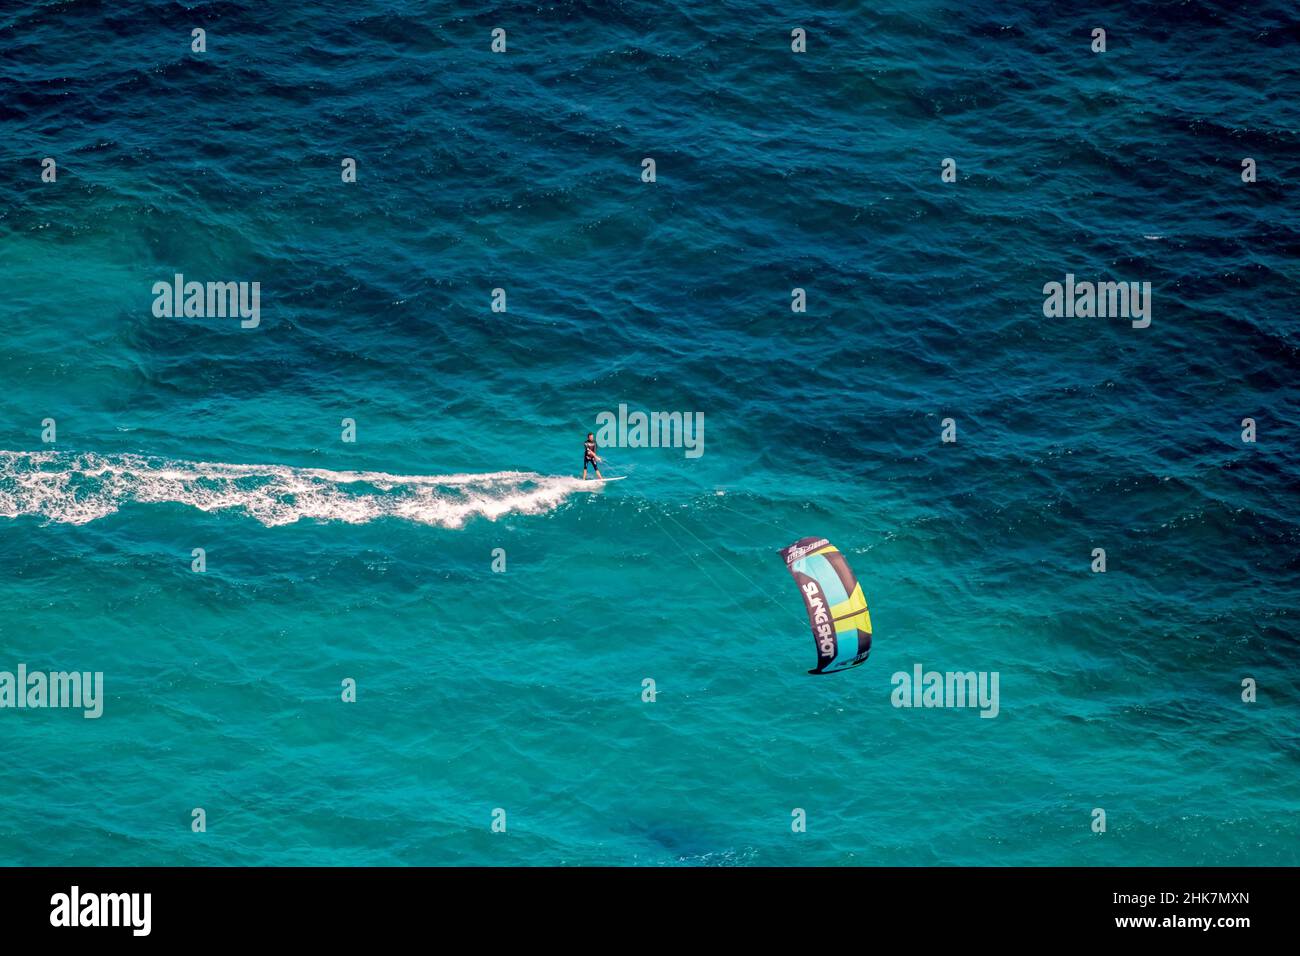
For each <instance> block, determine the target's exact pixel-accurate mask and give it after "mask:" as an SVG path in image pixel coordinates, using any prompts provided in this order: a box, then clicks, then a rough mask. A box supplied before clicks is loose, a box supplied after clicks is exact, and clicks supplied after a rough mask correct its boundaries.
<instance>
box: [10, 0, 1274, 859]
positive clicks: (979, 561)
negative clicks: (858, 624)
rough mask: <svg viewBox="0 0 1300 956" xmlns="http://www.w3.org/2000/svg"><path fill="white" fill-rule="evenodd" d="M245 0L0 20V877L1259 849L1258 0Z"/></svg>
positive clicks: (1198, 853)
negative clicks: (799, 36)
mask: <svg viewBox="0 0 1300 956" xmlns="http://www.w3.org/2000/svg"><path fill="white" fill-rule="evenodd" d="M266 6H267V5H263V4H251V3H249V4H243V3H221V4H213V5H210V6H206V7H202V8H197V9H195V10H189V11H187V10H186V9H185V8H183V7H181V6H178V5H172V4H146V3H125V4H117V5H114V6H113V7H112V8H111V10H110V9H105V8H103V7H101V6H100V5H98V4H93V3H68V4H53V5H50V4H34V3H24V4H19V5H17V6H14V7H12V8H11V9H8V10H7V11H6V12H5V13H4V14H3V16H0V51H2V52H3V57H0V103H3V104H4V108H3V111H2V112H0V127H2V131H3V136H0V157H2V158H3V163H0V167H2V168H3V174H0V239H2V242H3V246H2V247H0V248H3V258H2V265H0V274H2V275H3V279H4V294H3V299H2V300H0V301H2V302H3V305H0V315H3V318H4V328H5V330H6V334H5V336H4V338H3V340H2V341H0V384H2V385H3V387H0V608H2V609H3V612H2V613H0V671H4V670H9V671H12V670H14V669H15V668H16V667H17V665H18V664H20V663H25V664H26V665H27V666H28V668H29V669H32V670H64V669H77V670H90V671H102V672H103V674H104V682H105V695H106V701H105V704H104V714H103V716H102V717H101V718H100V719H98V720H86V719H83V718H82V716H81V714H80V712H78V711H70V710H41V711H17V710H7V709H4V710H0V741H3V745H4V754H5V760H4V762H3V766H4V769H3V770H2V771H0V862H2V863H5V864H23V865H31V864H45V865H55V864H105V865H107V864H125V865H136V864H185V865H191V864H196V865H197V864H208V865H238V864H251V865H263V864H266V865H284V864H320V865H335V864H400V865H405V864H412V865H414V864H437V865H444V864H449V865H450V864H473V865H479V864H484V865H496V864H524V865H534V864H620V865H624V864H625V865H667V864H704V865H718V864H742V865H744V864H751V865H762V864H769V865H799V864H807V865H838V864H870V865H927V864H976V865H1042V864H1080V865H1104V864H1116V865H1157V864H1234V865H1263V864H1291V865H1294V864H1296V863H1297V862H1300V852H1298V851H1297V847H1298V846H1300V839H1298V837H1300V822H1298V820H1300V816H1298V815H1297V809H1300V783H1298V780H1300V773H1298V771H1300V747H1298V746H1297V741H1298V740H1300V712H1298V710H1297V703H1296V699H1297V698H1296V695H1297V691H1298V690H1300V687H1298V685H1297V678H1296V673H1297V663H1298V662H1300V645H1297V639H1296V615H1297V610H1298V608H1300V600H1298V596H1297V588H1296V581H1297V571H1298V570H1300V562H1298V560H1297V554H1298V553H1300V548H1298V545H1300V516H1298V515H1297V506H1296V500H1297V499H1296V496H1295V492H1294V480H1295V479H1294V476H1295V473H1296V468H1297V464H1298V462H1297V452H1296V430H1295V421H1296V417H1297V412H1300V393H1298V392H1297V388H1296V372H1297V369H1298V367H1300V362H1298V361H1297V343H1296V323H1295V316H1296V314H1297V306H1298V305H1300V295H1297V292H1296V284H1295V277H1296V268H1295V263H1296V245H1295V238H1294V237H1295V235H1296V231H1297V228H1300V213H1297V206H1296V203H1295V201H1294V198H1293V195H1294V188H1295V184H1296V181H1297V178H1298V177H1300V166H1298V165H1297V159H1296V157H1297V156H1298V155H1300V152H1298V151H1297V145H1300V144H1298V142H1297V139H1298V137H1297V133H1296V129H1295V113H1294V102H1295V100H1296V93H1297V92H1300V79H1298V78H1297V73H1296V70H1295V67H1294V65H1292V64H1291V60H1292V59H1293V57H1292V56H1291V55H1290V54H1289V52H1288V50H1287V48H1286V44H1287V43H1291V44H1293V43H1294V41H1295V39H1296V36H1295V24H1294V19H1293V17H1289V16H1288V14H1287V12H1286V8H1284V7H1281V6H1270V5H1267V4H1265V5H1263V6H1252V7H1251V8H1250V9H1249V10H1247V11H1242V12H1236V11H1233V12H1226V11H1225V12H1220V11H1218V10H1217V8H1216V7H1214V6H1211V5H1205V4H1195V3H1189V4H1183V5H1180V6H1178V7H1177V8H1174V9H1173V10H1169V9H1164V10H1163V12H1162V8H1159V7H1154V6H1150V7H1149V6H1143V5H1139V6H1136V7H1134V8H1133V9H1132V10H1130V11H1127V12H1126V11H1124V10H1123V9H1122V8H1121V7H1118V6H1113V7H1105V8H1102V9H1100V10H1098V11H1097V12H1096V15H1095V16H1094V17H1088V18H1080V17H1079V16H1078V15H1077V14H1074V13H1071V12H1070V11H1069V10H1068V8H1067V7H1066V6H1064V5H1061V6H1054V5H1052V4H1045V5H1043V4H1034V5H1024V7H1023V8H1021V9H1015V8H1014V7H1013V8H1012V9H1011V10H1010V11H1008V9H1007V8H1006V6H1005V5H994V4H984V3H974V4H963V5H960V6H948V5H943V4H938V3H935V4H928V3H923V4H891V5H885V6H883V7H881V6H880V5H874V4H873V5H870V6H868V5H865V4H863V5H858V4H842V5H836V6H834V7H833V8H831V9H828V10H827V11H825V12H823V13H819V14H816V15H808V16H807V17H803V18H801V17H798V16H796V15H795V14H792V13H790V12H789V11H786V10H784V9H782V8H781V7H779V6H778V5H775V4H746V5H738V4H737V5H733V4H717V5H708V6H704V5H699V6H696V5H671V4H670V5H667V6H665V5H662V4H657V5H648V4H630V3H629V4H605V3H593V4H555V5H551V6H547V7H543V8H535V7H533V6H523V5H496V6H484V7H481V8H476V9H475V11H473V12H468V11H467V12H464V13H461V14H456V13H448V12H441V11H440V12H437V13H429V12H427V9H426V7H425V6H424V5H419V4H403V3H393V4H387V5H383V6H382V7H381V6H379V5H373V4H371V5H367V4H355V3H349V4H343V3H333V2H330V3H324V4H317V5H315V6H314V7H313V12H311V13H310V14H307V13H291V12H287V11H284V10H281V11H276V10H273V9H266ZM1094 21H1096V22H1102V23H1105V24H1108V25H1109V26H1110V29H1109V33H1110V37H1111V48H1110V50H1109V51H1108V52H1107V53H1106V54H1104V55H1100V56H1099V55H1094V54H1092V53H1090V52H1088V48H1087V47H1088V42H1089V39H1088V38H1089V32H1090V30H1091V28H1092V26H1094V25H1095V23H1094ZM796 25H803V26H805V27H806V28H807V29H808V30H809V49H808V53H806V54H803V55H793V54H791V53H790V52H789V30H790V28H791V27H792V26H796ZM194 26H203V27H205V28H206V29H207V30H208V52H207V53H206V54H204V55H202V56H200V55H196V54H192V53H190V52H189V47H188V44H189V31H190V29H191V28H192V27H194ZM496 26H502V27H504V28H505V29H506V30H507V32H508V37H509V41H508V43H509V46H508V52H507V53H506V54H505V55H493V54H492V53H491V52H490V50H489V43H490V32H491V30H492V28H493V27H496ZM45 156H52V157H54V158H56V160H57V161H58V170H59V172H58V180H57V183H53V184H51V183H41V182H40V179H39V173H40V165H39V160H40V158H42V157H45ZM343 156H352V157H354V158H356V159H357V160H358V176H357V182H356V183H354V184H347V185H344V184H343V183H341V182H340V175H339V168H340V159H341V157H343ZM646 156H652V157H654V158H655V159H656V161H657V173H658V181H657V182H656V183H654V184H646V183H642V182H641V181H640V172H641V167H640V163H641V160H642V158H643V157H646ZM947 156H953V157H955V158H956V159H957V162H958V169H959V180H958V182H957V183H952V184H945V183H943V182H941V181H940V177H939V164H940V161H941V160H942V159H943V158H944V157H947ZM1244 156H1252V157H1253V158H1255V159H1256V160H1257V161H1258V164H1259V170H1260V179H1259V181H1258V182H1256V183H1254V184H1250V185H1247V184H1244V183H1242V182H1241V180H1240V175H1239V174H1240V159H1241V158H1242V157H1244ZM176 272H182V273H184V274H185V275H186V276H187V277H189V278H194V279H199V280H214V281H215V280H230V281H244V280H247V281H254V280H255V281H259V282H260V283H261V289H262V311H261V324H260V325H259V327H258V328H256V329H240V328H239V327H238V322H237V321H236V320H231V319H214V318H188V319H186V318H179V319H178V318H157V317H155V316H154V314H153V312H152V309H151V306H152V303H153V295H152V294H151V287H152V285H153V283H154V282H156V281H159V280H162V281H169V280H170V279H171V277H172V275H173V274H174V273H176ZM1067 272H1069V273H1074V274H1077V275H1078V276H1080V277H1081V278H1092V279H1101V278H1112V279H1121V280H1129V279H1133V280H1146V281H1150V282H1151V283H1152V286H1153V289H1154V300H1153V301H1154V305H1153V321H1152V324H1151V326H1150V327H1149V328H1147V329H1140V330H1139V329H1133V328H1132V327H1131V326H1130V325H1129V323H1128V322H1125V321H1120V320H1114V319H1084V318H1077V319H1076V318H1070V319H1065V318H1062V319H1046V318H1044V317H1043V313H1042V302H1043V295H1042V286H1043V284H1044V283H1046V282H1050V281H1061V280H1063V278H1064V276H1065V274H1066V273H1067ZM795 287H800V288H804V289H806V290H807V293H808V311H807V313H806V314H794V313H792V312H791V310H790V301H791V289H793V288H795ZM494 288H504V289H506V290H507V293H508V311H507V312H505V313H494V312H493V311H492V310H491V307H490V306H491V293H492V290H493V289H494ZM619 403H627V404H628V405H629V406H630V407H632V408H634V409H643V410H647V411H649V410H663V411H672V410H678V411H684V412H691V413H694V412H700V413H703V415H704V420H705V431H704V446H703V447H704V453H703V454H702V455H701V456H700V457H698V458H688V457H687V456H686V455H685V454H684V450H683V449H681V448H610V449H608V459H609V468H608V471H607V472H606V473H607V474H623V475H629V476H630V477H629V479H628V480H627V481H623V482H619V483H617V484H614V485H610V486H608V487H606V488H604V489H603V490H592V489H591V487H590V486H585V487H584V486H583V485H581V483H580V482H579V481H577V480H576V477H575V476H576V475H577V468H576V466H577V465H578V463H579V453H580V450H581V447H580V446H581V443H582V439H583V437H584V436H585V434H586V433H587V432H588V431H592V430H595V428H596V427H597V422H596V417H597V415H598V414H599V413H601V412H603V411H612V410H616V409H617V407H618V405H619ZM949 417H951V418H952V419H954V420H955V422H956V427H957V441H956V442H955V443H944V442H942V441H941V440H940V434H941V421H942V420H943V419H945V418H949ZM1245 417H1252V418H1254V419H1255V420H1256V422H1257V425H1258V430H1259V440H1258V441H1257V442H1256V443H1254V444H1245V443H1243V442H1242V441H1241V438H1240V432H1241V425H1240V423H1241V420H1242V419H1243V418H1245ZM47 418H52V419H54V420H55V422H56V425H57V440H56V441H54V442H52V443H47V442H43V441H42V421H43V420H44V419H47ZM345 418H350V419H353V420H355V422H356V441H355V442H344V441H342V440H341V432H342V426H341V422H342V420H343V419H345ZM808 535H819V536H820V535H824V536H826V537H828V538H829V539H830V540H831V541H833V542H834V543H835V544H837V545H838V547H839V548H840V549H841V550H842V551H843V552H844V553H845V554H846V555H847V557H848V560H849V562H850V564H851V565H852V566H853V567H854V569H855V570H856V571H857V573H858V575H859V577H860V579H861V581H862V583H863V586H864V590H865V592H866V595H867V599H868V601H869V602H870V606H871V614H872V620H873V625H874V645H873V649H872V654H871V658H870V660H869V661H868V662H867V663H866V664H864V665H863V666H861V667H859V668H856V669H855V670H853V671H851V672H849V673H844V674H838V675H833V676H827V677H810V676H808V675H807V674H806V671H807V669H808V668H810V667H812V666H813V665H814V663H815V658H814V650H813V644H812V641H811V639H810V637H811V635H810V632H809V630H808V623H807V618H806V616H805V614H804V612H803V608H802V604H801V602H800V600H799V596H798V592H797V589H796V588H795V586H794V584H793V582H792V581H791V580H790V578H789V576H788V575H787V573H786V572H785V569H784V567H783V563H782V562H781V560H780V558H779V556H778V555H777V553H776V552H777V550H778V549H779V548H781V547H784V546H785V545H788V544H790V543H791V542H793V541H795V540H796V539H798V538H800V537H804V536H808ZM1097 547H1101V548H1104V549H1105V550H1106V553H1107V562H1108V568H1107V571H1106V573H1105V574H1094V573H1092V572H1091V571H1090V563H1091V561H1092V551H1093V549H1094V548H1097ZM194 548H203V549H205V550H206V555H207V557H206V560H207V570H206V571H205V572H204V573H202V574H199V573H194V572H193V571H191V560H192V557H191V553H192V550H193V549H194ZM498 548H499V549H504V552H505V560H506V568H505V571H504V573H496V572H494V571H493V569H492V561H493V552H494V549H498ZM917 663H920V664H921V665H923V667H925V668H926V669H934V670H939V671H950V670H961V671H965V670H975V671H996V672H998V674H999V677H1000V708H999V713H998V716H997V717H996V718H995V719H981V718H980V717H979V715H978V712H977V711H976V710H972V709H922V710H914V709H902V708H895V707H893V706H891V702H890V696H891V692H892V690H893V685H892V684H891V676H892V675H893V674H894V673H896V672H899V671H904V672H909V673H910V672H911V670H912V668H913V667H914V665H916V664H917ZM346 678H352V679H354V680H355V681H356V682H357V688H358V690H357V700H356V702H355V703H344V702H342V701H341V699H340V695H341V682H342V681H343V680H344V679H346ZM647 678H648V679H652V680H653V681H655V686H656V688H657V692H658V693H657V699H656V700H655V701H654V702H653V703H648V702H644V701H643V700H642V686H643V683H642V682H643V681H644V680H646V679H647ZM1244 678H1253V679H1254V680H1255V681H1257V682H1258V700H1257V701H1256V702H1255V703H1252V704H1247V703H1243V701H1242V700H1241V681H1242V680H1243V679H1244ZM195 807H202V808H204V810H205V811H206V813H207V832H205V833H201V834H198V833H193V832H191V828H190V823H191V811H192V809H193V808H195ZM495 808H503V809H504V810H505V811H506V815H507V831H506V832H505V833H504V834H501V833H493V832H492V831H491V823H492V812H493V810H494V809H495ZM796 808H799V809H803V810H804V811H806V814H807V821H808V822H807V832H806V833H793V832H792V830H791V819H792V817H791V814H792V811H793V810H795V809H796ZM1094 808H1103V809H1104V810H1105V811H1106V815H1107V831H1106V833H1104V834H1097V833H1094V832H1092V829H1091V823H1092V812H1093V810H1094Z"/></svg>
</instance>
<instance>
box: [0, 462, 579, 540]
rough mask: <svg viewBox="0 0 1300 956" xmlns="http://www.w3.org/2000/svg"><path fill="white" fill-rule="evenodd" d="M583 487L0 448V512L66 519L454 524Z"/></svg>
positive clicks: (539, 478) (543, 504) (521, 477)
mask: <svg viewBox="0 0 1300 956" xmlns="http://www.w3.org/2000/svg"><path fill="white" fill-rule="evenodd" d="M585 487H586V488H588V489H589V488H590V487H591V485H590V484H586V485H585ZM583 488H584V482H583V481H582V480H581V479H579V478H570V477H564V476H559V475H539V474H535V473H533V472H522V471H498V472H492V473H490V474H466V475H390V474H387V473H386V472H379V471H328V470H326V469H324V468H292V467H290V466H288V465H235V464H224V463H221V462H203V461H173V460H170V459H166V458H153V457H148V456H145V455H132V454H120V455H99V454H95V453H80V454H78V453H69V452H45V451H40V452H31V451H0V517H5V518H17V517H19V516H21V515H35V516H39V517H44V518H46V519H48V520H50V521H56V522H61V523H65V524H86V523H88V522H91V521H94V520H96V519H97V518H103V517H105V516H106V515H111V514H113V513H114V512H116V511H118V510H119V509H120V508H121V507H122V506H123V505H125V504H129V503H132V502H137V503H143V504H158V503H165V502H173V503H178V504H183V505H189V506H191V507H194V508H198V509H199V510H200V511H226V510H229V511H236V512H242V513H244V514H247V515H248V516H250V517H252V518H254V519H256V520H257V521H260V522H261V523H262V524H264V525H266V526H268V527H271V526H275V525H284V524H292V523H294V522H295V521H302V520H303V519H314V520H317V521H344V522H347V523H349V524H365V523H366V522H369V521H375V520H376V519H379V518H397V519H401V520H405V521H413V522H417V523H419V524H426V525H435V526H437V527H442V528H459V527H461V526H462V525H464V524H465V522H466V521H468V520H469V519H470V518H474V517H483V518H488V519H490V520H496V519H497V518H500V517H502V516H503V515H508V514H541V513H543V512H547V511H551V510H553V509H554V508H556V507H558V506H559V505H560V504H561V503H562V502H563V501H564V500H565V499H566V498H568V497H569V495H571V494H573V493H574V492H576V491H580V490H582V489H583Z"/></svg>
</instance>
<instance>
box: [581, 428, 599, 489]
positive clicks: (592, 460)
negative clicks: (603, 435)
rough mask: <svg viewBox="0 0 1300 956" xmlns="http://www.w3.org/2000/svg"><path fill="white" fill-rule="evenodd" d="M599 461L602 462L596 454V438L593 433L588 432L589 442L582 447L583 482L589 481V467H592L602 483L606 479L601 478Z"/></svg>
mask: <svg viewBox="0 0 1300 956" xmlns="http://www.w3.org/2000/svg"><path fill="white" fill-rule="evenodd" d="M599 461H601V457H600V456H599V455H597V454H596V436H595V435H594V434H593V433H591V432H587V440H586V442H584V443H583V446H582V480H583V481H586V480H587V465H591V467H592V468H593V469H594V470H595V472H596V477H597V478H599V479H600V480H601V481H604V480H605V479H604V478H602V477H601V474H600V465H598V464H597V462H599Z"/></svg>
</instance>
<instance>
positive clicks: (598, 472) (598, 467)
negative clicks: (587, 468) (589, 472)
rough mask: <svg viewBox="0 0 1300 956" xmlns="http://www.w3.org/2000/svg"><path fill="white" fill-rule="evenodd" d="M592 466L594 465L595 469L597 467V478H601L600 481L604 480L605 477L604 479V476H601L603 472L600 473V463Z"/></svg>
mask: <svg viewBox="0 0 1300 956" xmlns="http://www.w3.org/2000/svg"><path fill="white" fill-rule="evenodd" d="M591 467H592V468H593V469H595V471H596V478H597V479H598V480H600V481H604V480H605V479H604V478H603V477H601V474H600V465H592V466H591Z"/></svg>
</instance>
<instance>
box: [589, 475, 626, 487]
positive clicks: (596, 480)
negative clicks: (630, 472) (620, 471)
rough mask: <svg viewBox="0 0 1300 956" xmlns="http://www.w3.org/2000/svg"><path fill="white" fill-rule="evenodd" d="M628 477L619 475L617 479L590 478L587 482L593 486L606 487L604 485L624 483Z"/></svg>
mask: <svg viewBox="0 0 1300 956" xmlns="http://www.w3.org/2000/svg"><path fill="white" fill-rule="evenodd" d="M626 477H627V475H619V476H618V477H616V478H588V479H587V482H588V483H589V484H593V485H604V484H608V483H609V482H611V481H622V480H623V479H624V478H626ZM578 480H579V481H581V480H582V479H581V478H579V479H578Z"/></svg>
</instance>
